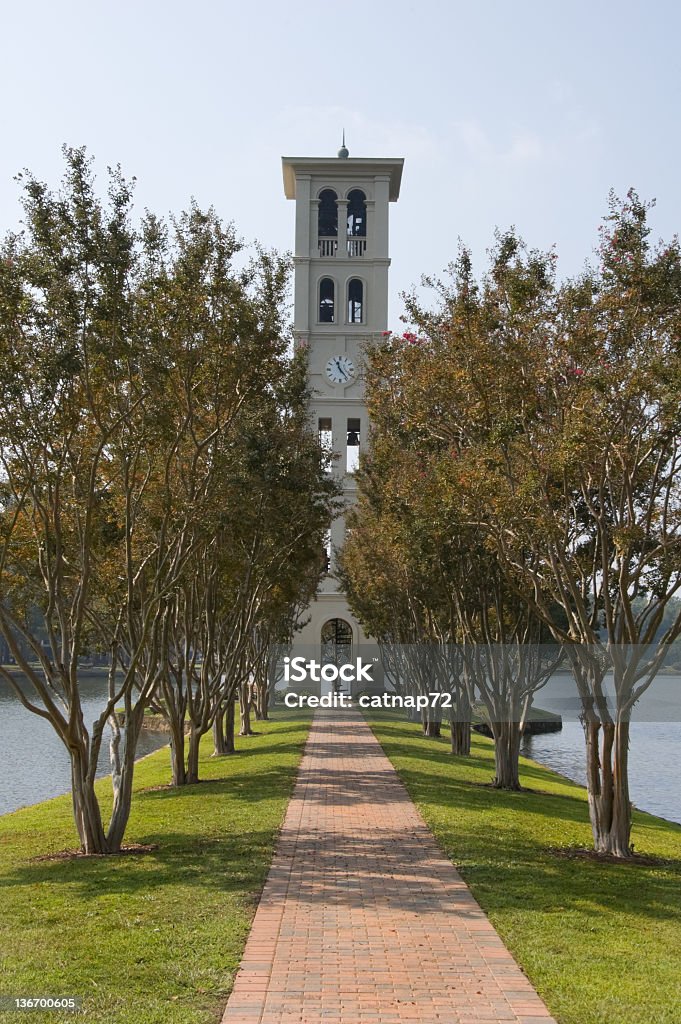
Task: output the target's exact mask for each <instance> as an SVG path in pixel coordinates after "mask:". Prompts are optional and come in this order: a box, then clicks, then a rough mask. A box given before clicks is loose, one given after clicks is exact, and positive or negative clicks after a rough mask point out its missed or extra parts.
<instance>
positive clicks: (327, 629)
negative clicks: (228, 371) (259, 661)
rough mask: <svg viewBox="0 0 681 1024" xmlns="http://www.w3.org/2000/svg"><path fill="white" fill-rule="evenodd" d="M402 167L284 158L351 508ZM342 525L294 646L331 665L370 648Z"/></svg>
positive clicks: (316, 348)
mask: <svg viewBox="0 0 681 1024" xmlns="http://www.w3.org/2000/svg"><path fill="white" fill-rule="evenodd" d="M403 163H404V161H403V160H402V159H395V160H392V159H376V160H373V159H365V158H350V156H349V153H348V150H347V149H346V147H345V140H343V146H342V148H341V149H340V150H339V151H338V156H337V157H336V158H330V159H327V158H324V157H283V158H282V164H283V173H284V192H285V194H286V198H287V199H294V200H295V202H296V231H295V255H294V264H295V309H294V331H295V343H296V345H297V346H305V347H306V348H307V350H308V353H309V374H310V385H311V389H312V403H311V415H312V417H313V421H314V423H315V425H316V426H317V428H318V430H319V433H320V438H321V440H322V441H323V442H324V443H325V444H329V443H330V444H332V446H333V451H334V453H335V454H336V456H337V457H336V459H335V460H334V463H333V469H332V470H331V471H332V472H333V473H334V474H337V475H339V476H340V477H341V478H342V483H343V492H344V497H345V504H346V505H349V504H351V503H352V501H353V500H354V494H355V484H354V479H353V472H354V470H355V469H356V467H357V463H358V459H359V452H360V449H361V447H362V445H363V444H365V443H366V440H367V432H368V422H367V411H366V407H365V405H364V397H363V384H362V366H361V344H362V342H364V341H366V340H367V339H368V338H371V337H372V336H377V335H380V334H381V332H383V331H385V330H386V329H387V320H388V267H389V266H390V258H389V256H388V251H389V250H388V206H389V203H391V202H392V203H394V202H396V200H397V198H398V196H399V193H400V181H401V178H402V166H403ZM343 533H344V521H343V517H342V516H341V517H340V518H338V519H337V520H336V521H335V522H334V523H333V525H332V528H331V533H330V537H329V545H328V551H327V570H328V571H327V574H326V576H325V578H324V580H323V581H322V584H321V586H320V588H319V591H318V593H317V597H316V599H315V601H314V602H313V604H312V606H311V607H310V608H309V610H308V613H309V617H310V621H309V622H308V623H307V625H306V626H305V627H304V628H303V630H302V631H301V633H300V634H299V635H298V636H297V637H296V645H298V644H302V645H305V646H306V647H309V648H310V649H313V648H314V649H316V650H317V652H319V649H320V645H321V648H322V655H323V656H325V657H329V656H331V657H338V656H343V657H344V656H352V649H356V648H357V646H358V645H362V644H366V643H370V642H371V641H370V640H369V638H367V637H366V636H365V635H364V633H363V631H362V628H361V626H360V624H359V623H358V622H357V621H356V620H355V618H354V616H353V615H352V614H351V612H350V610H349V608H348V605H347V601H346V599H345V595H344V594H343V592H342V591H341V590H340V587H339V584H338V581H337V580H336V578H335V576H334V549H335V548H338V547H340V546H341V545H342V542H343Z"/></svg>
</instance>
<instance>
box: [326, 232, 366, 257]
mask: <svg viewBox="0 0 681 1024" xmlns="http://www.w3.org/2000/svg"><path fill="white" fill-rule="evenodd" d="M317 244H318V246H319V255H320V256H327V257H328V256H337V255H338V239H337V238H335V237H333V238H331V237H329V238H325V237H322V236H321V235H320V237H319V239H318V241H317ZM366 251H367V240H366V238H364V237H362V236H359V235H356V236H348V237H347V239H346V252H347V255H348V256H351V257H353V256H354V257H356V256H366Z"/></svg>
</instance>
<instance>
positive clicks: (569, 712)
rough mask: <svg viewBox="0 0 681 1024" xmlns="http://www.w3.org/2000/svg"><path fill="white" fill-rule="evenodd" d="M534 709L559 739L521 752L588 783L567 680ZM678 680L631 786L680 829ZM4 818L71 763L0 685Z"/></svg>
mask: <svg viewBox="0 0 681 1024" xmlns="http://www.w3.org/2000/svg"><path fill="white" fill-rule="evenodd" d="M105 689H106V683H105V681H104V679H103V678H102V676H101V674H100V675H99V676H97V675H83V677H82V693H83V708H84V713H85V720H86V722H88V723H90V722H91V721H92V720H93V719H94V718H95V717H96V715H97V713H98V711H99V709H100V708H101V707H102V706H103V697H104V693H105ZM535 704H536V705H538V706H539V707H543V708H546V709H547V710H550V711H556V712H558V713H559V714H560V715H561V716H562V718H563V728H562V731H561V732H557V733H544V734H541V735H538V736H531V737H527V738H526V739H525V740H524V741H523V753H524V754H526V755H527V756H528V757H532V758H534V759H535V760H536V761H539V762H541V763H542V764H545V765H547V766H548V767H549V768H554V769H555V770H556V771H558V772H561V773H562V774H563V775H566V776H568V778H571V779H574V780H575V782H579V783H582V784H584V781H585V771H584V763H585V762H584V734H583V732H582V727H581V724H580V723H579V721H578V715H579V702H578V700H577V698H576V691H575V688H574V683H573V681H572V679H571V677H569V676H557V677H556V678H555V679H552V680H551V681H550V682H549V684H548V686H547V687H546V688H545V689H543V690H541V691H540V693H538V694H537V696H536V700H535ZM680 712H681V676H660V677H659V678H658V679H657V680H656V681H655V683H654V684H653V686H652V688H651V690H650V691H649V692H648V693H647V694H646V695H645V697H644V698H643V700H642V702H641V705H640V707H639V708H638V709H637V712H636V714H635V716H634V721H633V722H632V729H631V753H630V787H631V797H632V800H633V801H634V803H635V804H636V806H637V807H639V808H641V809H642V810H645V811H650V812H652V813H653V814H659V815H661V816H662V817H664V818H669V819H670V820H672V821H677V822H681V713H680ZM167 742H168V736H167V734H164V733H154V732H144V731H143V732H142V735H141V737H140V742H139V747H138V756H139V757H143V756H144V755H145V754H149V753H151V752H152V751H153V750H157V749H158V748H159V747H162V746H165V745H166V744H167ZM0 754H1V755H2V762H3V765H4V766H5V769H4V771H3V772H2V773H1V774H0V814H6V813H7V812H8V811H13V810H16V809H17V808H18V807H22V806H24V805H25V804H33V803H37V802H38V801H40V800H46V799H48V798H49V797H53V796H58V795H59V794H60V793H66V792H68V791H69V788H70V772H69V761H68V757H67V754H66V751H65V750H64V747H63V745H62V743H61V741H60V740H59V739H58V737H57V735H56V733H55V732H54V730H53V729H52V727H51V726H50V725H49V724H48V723H47V722H45V721H44V720H43V719H41V718H39V717H38V716H37V715H34V714H31V712H29V711H26V709H25V708H23V707H22V706H21V704H20V703H19V701H18V700H17V698H16V696H15V695H14V694H13V692H12V691H11V690H10V688H9V686H8V684H7V683H6V682H4V681H2V680H0ZM109 772H110V767H109V760H108V743H106V742H105V743H104V744H103V747H102V757H101V758H100V766H99V771H98V774H99V775H108V774H109Z"/></svg>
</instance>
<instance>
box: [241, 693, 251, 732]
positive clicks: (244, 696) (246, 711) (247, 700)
mask: <svg viewBox="0 0 681 1024" xmlns="http://www.w3.org/2000/svg"><path fill="white" fill-rule="evenodd" d="M239 712H240V718H241V728H240V729H239V736H252V735H253V730H252V729H251V685H250V683H248V682H245V683H242V684H241V688H240V690H239Z"/></svg>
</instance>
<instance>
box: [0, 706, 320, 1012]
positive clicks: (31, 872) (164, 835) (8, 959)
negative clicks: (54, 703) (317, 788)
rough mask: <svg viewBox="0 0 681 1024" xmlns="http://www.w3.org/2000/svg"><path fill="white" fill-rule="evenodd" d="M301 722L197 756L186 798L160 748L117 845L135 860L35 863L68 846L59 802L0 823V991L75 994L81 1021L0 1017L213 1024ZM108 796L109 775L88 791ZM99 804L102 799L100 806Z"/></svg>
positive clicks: (64, 809)
mask: <svg viewBox="0 0 681 1024" xmlns="http://www.w3.org/2000/svg"><path fill="white" fill-rule="evenodd" d="M309 721H310V719H309V717H307V716H305V715H301V713H300V712H293V713H292V712H285V711H279V710H278V711H275V713H274V719H273V720H272V721H270V722H254V723H253V728H254V729H255V730H256V731H257V732H258V733H259V734H260V735H257V736H252V737H249V738H244V739H239V740H238V741H237V745H238V747H239V752H238V753H237V754H236V755H234V756H232V757H222V758H211V757H210V753H211V751H212V742H211V740H210V738H206V740H205V744H204V747H203V750H202V761H201V775H202V777H203V778H204V779H206V780H209V781H206V782H203V783H200V784H199V785H197V786H188V787H186V788H185V789H183V790H171V789H167V788H163V789H156V790H154V789H153V787H159V786H163V785H164V784H165V783H166V782H167V781H168V779H169V772H170V766H169V755H168V751H167V749H163V750H159V751H157V752H156V753H154V754H152V755H150V756H149V757H147V758H145V759H144V760H143V761H141V762H140V763H139V764H138V766H137V769H136V787H135V788H136V789H137V790H138V791H139V790H148V791H147V792H137V793H136V795H135V797H134V800H133V810H132V815H131V819H130V825H129V828H128V831H127V833H126V838H125V841H126V842H136V843H157V844H158V849H157V850H155V851H154V852H152V853H147V854H143V855H140V856H124V857H103V858H92V859H73V860H61V861H42V862H40V861H38V862H36V861H35V860H32V858H34V857H36V856H39V855H41V854H47V853H51V852H57V851H59V850H64V849H74V848H76V846H77V839H76V833H75V828H74V825H73V820H72V816H71V805H70V798H68V797H57V798H56V799H55V800H49V801H47V802H45V803H43V804H38V805H36V806H34V807H29V808H25V809H23V810H19V811H15V812H14V813H13V814H7V815H4V816H2V817H0V906H1V907H2V912H1V914H0V994H1V995H12V996H29V995H35V996H47V995H49V996H82V997H83V999H84V1010H85V1011H86V1016H85V1014H83V1017H81V1016H79V1015H78V1014H73V1013H68V1012H61V1013H59V1012H54V1011H50V1012H45V1011H30V1012H27V1013H17V1012H4V1013H3V1012H0V1020H3V1021H5V1020H6V1021H8V1022H14V1024H16V1022H17V1021H18V1020H21V1019H27V1020H28V1019H30V1020H31V1021H32V1022H35V1024H39V1022H43V1021H45V1022H47V1021H49V1022H50V1024H55V1022H57V1021H59V1022H61V1021H72V1022H73V1021H75V1020H79V1019H83V1018H85V1019H87V1020H88V1021H93V1022H95V1021H96V1022H100V1021H101V1022H106V1024H152V1022H153V1024H156V1022H158V1024H161V1022H163V1024H173V1022H177V1024H214V1022H215V1021H217V1020H219V1018H220V1014H221V1012H222V1010H223V1009H224V1005H225V1003H226V1001H227V996H228V993H229V991H230V988H231V982H232V976H233V973H234V971H235V969H236V967H237V966H238V964H239V960H240V957H241V953H242V950H243V947H244V944H245V941H246V936H247V934H248V930H249V927H250V923H251V920H252V917H253V914H254V911H255V907H256V904H257V899H258V896H259V893H260V890H261V888H262V885H263V884H264V881H265V878H266V875H267V871H268V869H269V865H270V861H271V857H272V852H273V848H274V842H275V839H276V835H277V831H278V828H279V826H280V825H281V822H282V820H283V817H284V812H285V809H286V805H287V803H288V799H289V797H290V795H291V792H292V789H293V783H294V781H295V776H296V771H297V766H298V763H299V761H300V758H301V755H302V748H303V744H304V741H305V738H306V736H307V732H308V728H309ZM98 785H99V788H100V793H101V794H102V795H104V794H106V799H108V794H109V793H110V788H111V784H110V782H109V780H108V779H102V780H101V782H100V783H98ZM104 802H106V800H105V801H104Z"/></svg>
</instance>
